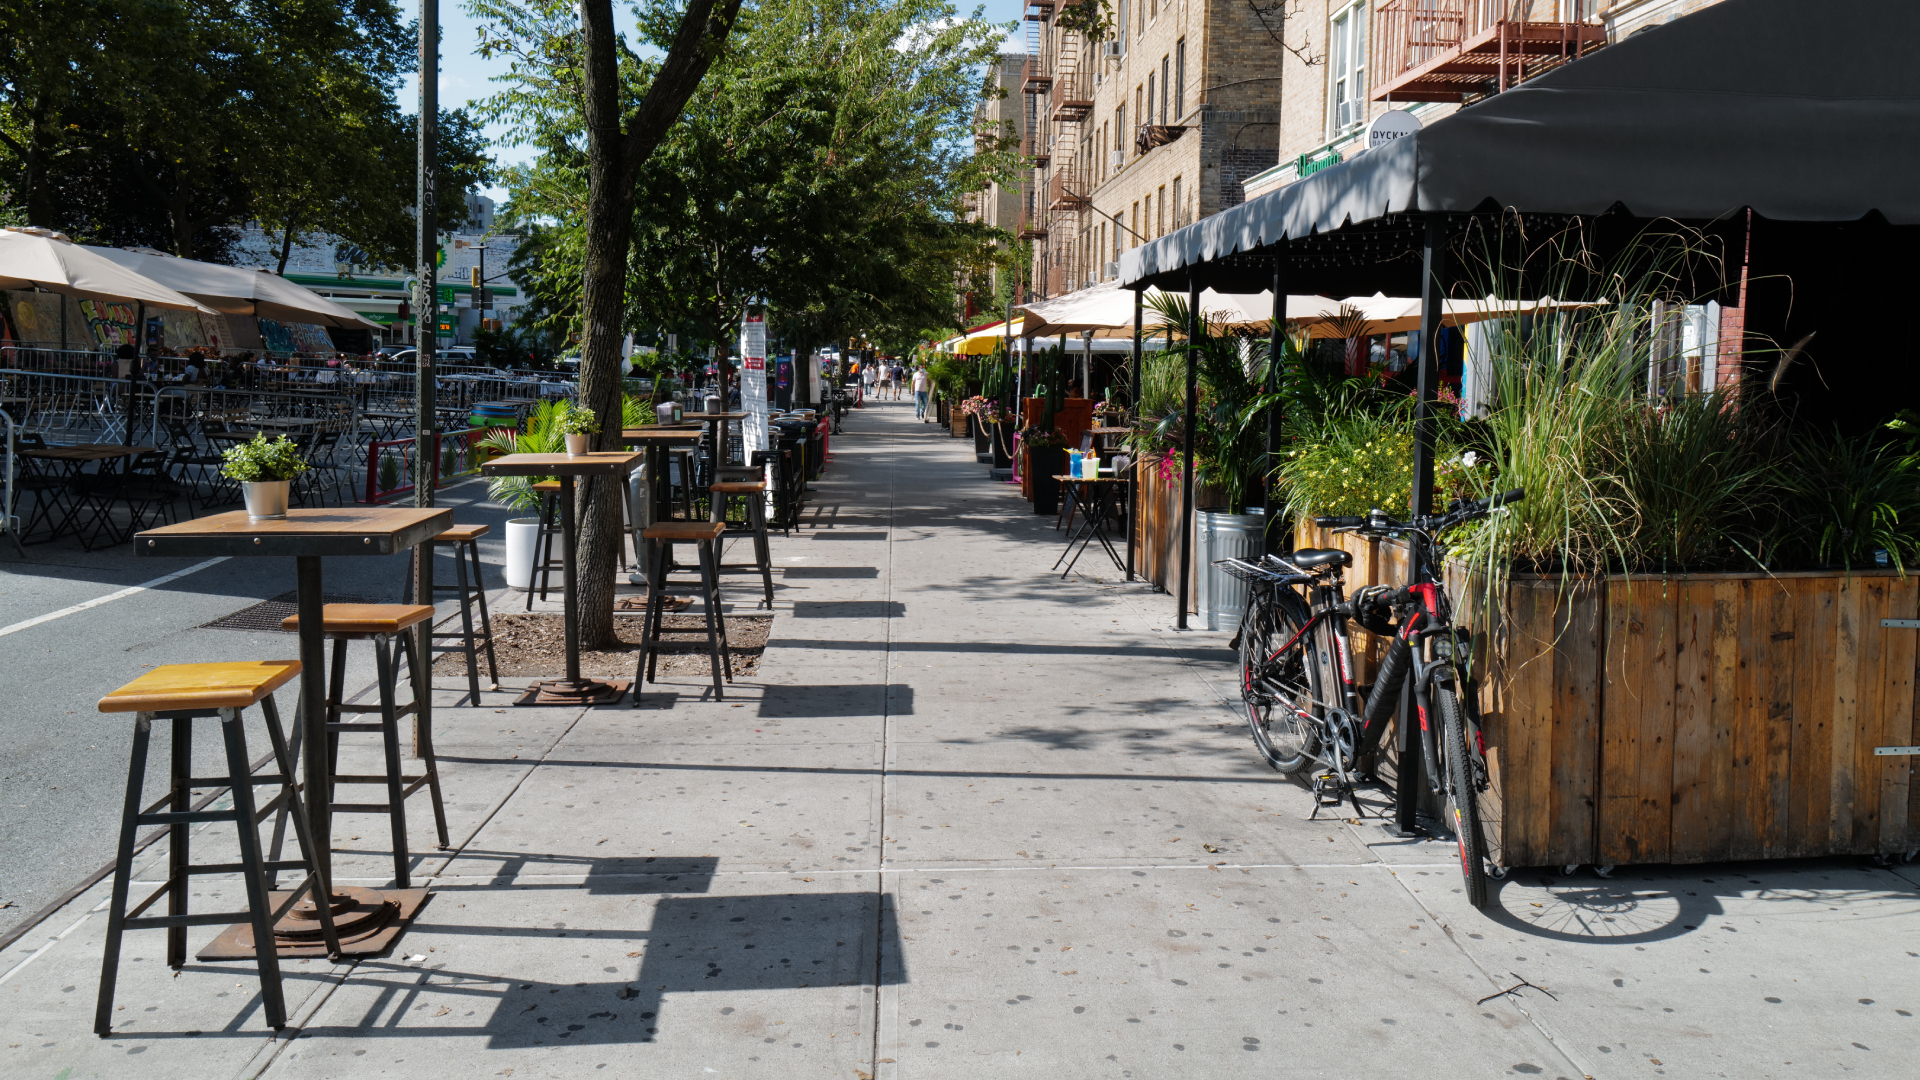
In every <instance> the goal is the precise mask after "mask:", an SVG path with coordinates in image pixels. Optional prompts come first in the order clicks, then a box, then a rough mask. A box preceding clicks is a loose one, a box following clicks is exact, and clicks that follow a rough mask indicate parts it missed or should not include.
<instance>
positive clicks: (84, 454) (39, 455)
mask: <svg viewBox="0 0 1920 1080" xmlns="http://www.w3.org/2000/svg"><path fill="white" fill-rule="evenodd" d="M152 452H153V447H151V446H122V445H120V444H119V443H78V444H75V445H72V446H46V447H35V448H31V449H28V448H24V447H23V448H21V449H20V456H21V457H24V458H32V459H33V460H35V461H50V462H54V463H56V464H58V465H59V466H60V467H61V470H62V471H61V475H60V476H59V477H57V478H56V479H58V480H60V481H61V483H63V484H67V485H72V484H73V483H75V482H76V481H77V480H78V479H79V477H80V474H81V473H82V472H83V471H85V469H86V467H87V466H88V465H89V464H91V463H93V462H96V461H97V462H100V463H101V464H100V468H101V469H102V470H103V471H104V470H105V469H106V468H107V463H109V462H112V463H114V464H113V467H114V468H116V469H118V468H121V467H124V466H125V464H126V461H127V459H128V458H133V457H138V456H140V455H141V454H150V453H152ZM70 490H71V498H70V500H69V502H68V504H67V512H66V513H65V514H64V515H62V517H61V518H60V523H59V524H57V525H54V526H53V532H52V533H51V534H50V535H49V536H48V537H47V539H49V540H57V539H59V538H60V537H62V536H65V535H66V533H67V527H68V526H70V525H71V526H72V527H73V531H74V535H75V536H80V537H81V544H82V546H88V545H87V541H86V538H85V537H84V536H83V535H82V530H83V523H80V522H76V521H75V520H74V519H75V518H77V517H79V515H80V506H81V504H82V503H84V502H85V501H86V499H85V497H84V496H82V495H81V493H80V492H79V491H78V490H72V489H70ZM101 513H106V511H105V510H104V509H103V510H102V511H101ZM109 524H110V523H109ZM120 542H121V539H116V540H115V541H114V543H116V544H117V543H120ZM88 550H92V549H91V547H90V546H89V547H88Z"/></svg>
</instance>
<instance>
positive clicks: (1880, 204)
mask: <svg viewBox="0 0 1920 1080" xmlns="http://www.w3.org/2000/svg"><path fill="white" fill-rule="evenodd" d="M1842 12H1844V14H1842ZM1916 40H1920V3H1916V2H1914V0H1855V2H1854V3H1850V4H1846V5H1844V6H1843V7H1839V8H1836V7H1833V6H1830V5H1826V4H1809V3H1806V2H1805V0H1724V2H1722V3H1720V4H1716V5H1714V6H1713V7H1710V8H1706V9H1704V10H1702V11H1699V12H1696V13H1694V14H1692V15H1689V16H1686V17H1685V18H1681V19H1677V20H1675V21H1674V22H1671V23H1668V24H1666V25H1664V26H1661V27H1658V28H1655V29H1650V30H1646V31H1642V32H1639V33H1635V34H1633V35H1632V36H1630V37H1629V38H1628V39H1627V40H1625V41H1622V42H1620V43H1618V44H1615V45H1611V46H1608V47H1607V48H1605V49H1602V50H1600V51H1599V52H1597V53H1594V54H1593V55H1591V56H1588V57H1586V58H1585V59H1582V60H1579V61H1576V62H1574V63H1571V64H1568V65H1566V66H1565V67H1561V68H1558V69H1556V70H1554V71H1551V72H1548V73H1547V74H1545V75H1542V76H1541V77H1539V78H1537V79H1534V80H1533V81H1531V82H1529V83H1527V84H1526V85H1524V86H1521V87H1518V88H1516V89H1513V90H1509V91H1507V92H1505V93H1503V94H1499V95H1497V96H1495V97H1492V98H1489V99H1487V100H1485V101H1483V102H1480V103H1478V104H1476V105H1474V106H1472V107H1470V108H1467V109H1464V110H1462V111H1460V112H1458V113H1456V114H1454V115H1452V116H1448V117H1445V118H1443V119H1441V120H1438V121H1436V122H1435V123H1434V124H1433V125H1432V126H1430V127H1428V128H1426V129H1425V130H1423V131H1420V132H1418V133H1416V134H1414V135H1411V136H1408V137H1406V138H1403V139H1400V140H1398V141H1396V142H1393V143H1390V144H1388V145H1386V146H1383V147H1381V148H1380V149H1377V150H1374V151H1371V152H1369V153H1365V154H1361V155H1360V156H1358V157H1357V158H1355V159H1353V160H1350V161H1347V162H1345V163H1342V164H1340V165H1337V166H1334V167H1333V168H1330V169H1326V170H1324V171H1321V172H1318V173H1315V174H1314V175H1312V176H1309V177H1307V178H1306V179H1304V180H1300V181H1298V182H1296V183H1294V184H1291V185H1288V186H1287V187H1285V188H1282V189H1280V190H1279V191H1275V192H1272V193H1270V194H1267V195H1263V196H1260V197H1259V198H1256V199H1252V200H1250V201H1248V202H1246V203H1243V204H1241V205H1240V206H1237V207H1234V208H1233V209H1231V210H1228V211H1225V212H1223V213H1220V214H1216V215H1214V216H1212V217H1209V218H1207V219H1205V220H1203V221H1200V222H1198V223H1196V224H1194V225H1190V226H1188V227H1187V228H1184V229H1181V230H1179V231H1177V232H1173V233H1169V234H1168V235H1166V236H1163V237H1161V238H1160V239H1158V240H1154V241H1151V242H1149V243H1147V244H1143V245H1141V246H1140V247H1137V248H1134V249H1132V250H1131V251H1128V252H1126V253H1125V254H1124V255H1123V256H1122V257H1121V261H1120V281H1121V283H1122V285H1123V286H1124V287H1126V288H1142V287H1145V286H1148V285H1158V286H1161V287H1162V288H1170V289H1181V288H1184V287H1186V285H1187V279H1188V276H1189V274H1190V273H1197V274H1198V276H1200V277H1202V278H1209V277H1210V276H1218V275H1219V274H1220V273H1223V272H1224V273H1228V274H1234V271H1233V270H1230V269H1229V266H1230V265H1231V264H1232V263H1235V262H1242V263H1244V262H1247V261H1248V256H1252V257H1253V258H1258V257H1259V255H1258V249H1259V248H1261V247H1262V246H1263V245H1266V244H1269V243H1272V242H1274V241H1276V240H1279V239H1280V238H1282V237H1293V238H1300V237H1307V236H1313V235H1316V234H1326V233H1330V232H1334V231H1336V230H1340V229H1343V228H1347V227H1349V226H1351V225H1358V224H1362V223H1367V222H1375V221H1377V220H1378V219H1381V218H1386V217H1388V216H1390V215H1397V214H1406V213H1409V212H1434V211H1438V212H1452V213H1467V212H1474V211H1484V210H1487V209H1489V208H1498V209H1512V210H1517V211H1520V212H1522V213H1533V214H1565V215H1584V216H1597V215H1600V214H1603V213H1606V212H1607V211H1609V210H1610V209H1616V208H1618V209H1624V210H1625V211H1626V212H1627V213H1629V214H1631V215H1633V216H1635V217H1639V218H1676V219H1681V220H1694V221H1710V220H1714V219H1717V218H1720V217H1723V216H1725V215H1726V214H1728V213H1731V212H1733V211H1736V210H1739V209H1741V208H1743V207H1751V208H1752V209H1753V210H1754V212H1755V213H1757V214H1759V215H1761V216H1763V217H1766V218H1769V219H1772V220H1776V221H1855V220H1858V219H1861V218H1863V217H1866V216H1867V215H1869V214H1871V213H1875V212H1878V213H1879V214H1880V215H1881V216H1883V217H1884V218H1885V219H1886V221H1887V222H1889V223H1891V224H1895V225H1905V224H1915V223H1920V91H1917V90H1916V86H1915V75H1914V67H1913V63H1912V59H1911V57H1912V48H1913V43H1914V42H1915V41H1916ZM1235 256H1240V258H1238V259H1236V258H1235ZM1239 273H1240V274H1245V273H1246V271H1245V270H1241V271H1240V272H1239ZM1235 276H1238V275H1235ZM1201 284H1202V285H1203V286H1206V285H1213V284H1216V283H1215V282H1213V281H1211V280H1203V281H1202V282H1201Z"/></svg>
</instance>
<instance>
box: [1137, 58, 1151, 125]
mask: <svg viewBox="0 0 1920 1080" xmlns="http://www.w3.org/2000/svg"><path fill="white" fill-rule="evenodd" d="M1140 122H1141V123H1143V124H1151V123H1153V72H1151V71H1149V72H1147V111H1146V112H1143V113H1141V114H1140Z"/></svg>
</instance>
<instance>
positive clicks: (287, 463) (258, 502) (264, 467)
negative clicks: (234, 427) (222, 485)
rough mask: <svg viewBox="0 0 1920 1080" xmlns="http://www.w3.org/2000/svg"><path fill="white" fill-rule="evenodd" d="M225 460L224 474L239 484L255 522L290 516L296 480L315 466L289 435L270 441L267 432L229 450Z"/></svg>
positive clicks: (222, 471) (222, 468) (221, 470)
mask: <svg viewBox="0 0 1920 1080" xmlns="http://www.w3.org/2000/svg"><path fill="white" fill-rule="evenodd" d="M222 457H223V459H224V463H223V464H222V465H221V467H220V472H221V475H223V476H225V477H226V478H227V479H229V480H235V481H238V482H239V484H240V490H241V492H242V494H243V495H244V496H245V497H246V501H247V516H248V517H250V518H255V519H279V518H284V517H286V516H287V497H288V493H289V491H290V489H291V488H292V486H293V478H294V477H296V476H299V475H300V474H301V473H303V472H306V471H307V470H308V469H310V468H312V467H313V466H311V465H309V464H307V459H306V458H303V457H301V456H300V448H299V447H298V446H295V445H294V444H293V440H291V439H289V438H287V437H286V436H285V435H282V436H280V437H279V438H277V439H272V440H269V439H268V438H267V436H266V434H265V433H264V432H263V433H261V434H258V435H255V436H254V437H253V438H252V439H251V440H249V441H247V442H243V443H238V444H235V445H234V446H231V447H228V448H227V451H226V453H225V454H224V455H222Z"/></svg>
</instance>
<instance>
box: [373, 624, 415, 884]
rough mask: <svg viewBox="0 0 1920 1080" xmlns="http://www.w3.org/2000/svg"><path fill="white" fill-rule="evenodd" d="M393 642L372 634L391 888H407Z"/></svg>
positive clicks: (405, 831)
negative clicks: (390, 836) (383, 756)
mask: <svg viewBox="0 0 1920 1080" xmlns="http://www.w3.org/2000/svg"><path fill="white" fill-rule="evenodd" d="M395 651H396V650H395V649H394V642H393V639H392V638H391V637H389V636H388V635H386V634H375V635H373V663H374V670H375V671H376V672H378V676H377V677H378V678H379V681H380V744H381V749H382V750H384V751H385V754H386V760H387V826H388V828H389V829H390V830H391V831H392V833H393V880H394V887H395V888H400V889H407V888H411V887H412V882H411V880H410V878H409V876H408V873H407V863H408V858H407V797H406V794H405V793H404V792H402V791H401V785H400V777H401V771H400V716H399V703H398V702H397V701H396V700H395V699H396V698H398V697H399V696H400V695H399V693H398V692H397V686H398V674H399V673H398V672H396V671H395V670H394V653H395Z"/></svg>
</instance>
